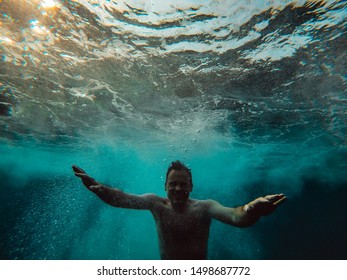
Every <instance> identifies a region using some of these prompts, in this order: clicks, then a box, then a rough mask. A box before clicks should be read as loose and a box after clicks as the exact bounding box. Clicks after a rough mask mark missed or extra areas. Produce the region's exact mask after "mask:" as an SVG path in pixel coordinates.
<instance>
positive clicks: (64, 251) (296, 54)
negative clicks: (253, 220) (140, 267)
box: [0, 0, 347, 259]
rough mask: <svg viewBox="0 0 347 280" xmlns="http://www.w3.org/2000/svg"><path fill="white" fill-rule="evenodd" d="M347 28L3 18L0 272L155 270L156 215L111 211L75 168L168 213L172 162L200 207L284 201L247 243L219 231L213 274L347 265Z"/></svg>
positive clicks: (214, 18) (43, 7)
mask: <svg viewBox="0 0 347 280" xmlns="http://www.w3.org/2000/svg"><path fill="white" fill-rule="evenodd" d="M346 15H347V3H346V1H284V0H282V1H260V0H259V1H251V0H248V1H231V0H229V1H223V0H221V1H207V0H206V1H202V0H201V1H198V0H195V1H188V0H187V1H171V0H170V1H159V0H158V1H156V0H152V1H135V0H133V1H112V0H109V1H107V0H104V1H102V0H81V1H77V0H70V1H63V0H61V1H58V0H31V1H29V0H3V1H0V52H1V53H0V153H1V161H0V179H1V184H0V187H1V188H0V194H1V196H0V205H1V206H0V214H1V223H2V224H3V225H5V229H4V230H2V231H1V233H0V237H1V239H0V246H1V247H0V256H1V258H3V259H4V258H5V259H45V258H47V259H156V258H158V257H159V254H158V248H157V241H156V233H155V228H154V227H155V226H154V222H153V221H152V218H151V217H150V215H149V214H148V213H144V212H141V211H140V212H136V211H129V210H128V211H127V210H120V209H115V208H112V207H109V206H106V205H105V204H103V203H102V202H100V201H99V200H98V199H97V198H95V197H94V196H93V195H92V194H91V193H89V192H88V191H87V190H85V189H84V188H83V186H82V185H81V183H80V182H79V181H78V180H77V178H74V176H73V174H72V172H71V170H70V167H71V165H72V164H77V165H80V166H82V167H83V168H84V169H86V170H87V171H88V172H89V173H90V174H91V175H93V176H95V178H97V179H98V180H99V181H102V182H105V183H107V184H110V185H112V186H114V187H121V188H123V189H124V190H126V191H128V192H132V193H139V194H140V193H144V192H154V193H158V194H160V195H163V196H165V193H164V190H163V176H164V175H165V172H166V168H167V166H168V164H169V163H170V162H171V161H172V160H176V159H180V160H182V161H184V162H186V163H187V164H188V165H189V166H190V167H191V168H192V171H193V179H194V181H195V184H194V185H195V187H194V192H193V194H192V195H193V196H194V197H196V198H201V199H205V198H213V199H216V200H219V201H221V202H222V203H223V204H225V205H228V206H236V205H241V204H243V203H245V202H248V200H250V199H253V198H255V197H257V196H259V195H264V194H267V193H274V192H284V193H286V194H287V195H288V197H289V199H288V201H287V203H286V204H285V205H284V206H283V207H281V208H280V209H278V211H277V212H276V213H274V214H273V215H272V216H269V217H267V218H264V219H262V220H261V221H260V222H259V223H258V224H257V225H255V226H254V227H252V228H249V229H236V228H232V227H229V226H226V225H223V224H220V223H214V224H213V225H212V229H211V239H210V246H209V247H210V254H209V257H210V258H212V259H231V258H233V259H274V258H275V259H283V258H284V259H293V258H298V259H306V258H308V259H317V258H318V259H334V258H344V259H346V258H347V255H346V253H345V252H344V250H343V248H346V245H347V244H346V241H345V238H344V237H343V236H345V235H346V234H347V229H346V225H345V223H343V222H342V220H343V217H344V216H345V215H346V214H347V210H346V209H347V207H346V206H345V204H346V203H345V200H343V199H342V198H343V197H346V192H347V190H346V189H345V185H347V184H346V183H347V174H346V170H347V161H346V159H347V152H346V123H347V122H346V112H347V110H346V102H347V99H346V97H347V95H346V93H347V90H346V78H347V76H346V61H347V55H346V46H347V39H346V22H347V21H346ZM322 207H324V209H325V210H323V209H322ZM326 209H328V210H326ZM77 236H79V238H77ZM220 236H223V237H225V238H224V239H223V240H221V239H220V238H219V237H220ZM110 240H112V242H111V243H110ZM323 240H324V242H323V243H324V244H321V242H322V241H323ZM110 244H111V245H110ZM225 244H228V246H226V245H225ZM229 244H230V245H229ZM318 244H320V245H319V246H318ZM325 244H326V245H325ZM328 244H329V245H328ZM139 248H141V249H139Z"/></svg>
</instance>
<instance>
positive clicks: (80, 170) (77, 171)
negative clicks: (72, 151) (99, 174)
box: [72, 165, 86, 173]
mask: <svg viewBox="0 0 347 280" xmlns="http://www.w3.org/2000/svg"><path fill="white" fill-rule="evenodd" d="M72 169H73V171H74V172H75V173H86V172H85V171H84V170H83V169H82V168H79V167H78V166H76V165H73V166H72Z"/></svg>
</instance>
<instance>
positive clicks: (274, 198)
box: [264, 194, 284, 203]
mask: <svg viewBox="0 0 347 280" xmlns="http://www.w3.org/2000/svg"><path fill="white" fill-rule="evenodd" d="M282 197H284V195H283V194H270V195H267V196H265V197H264V198H265V199H267V200H268V201H270V202H271V203H274V202H276V201H277V200H279V199H281V198H282Z"/></svg>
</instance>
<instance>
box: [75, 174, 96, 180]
mask: <svg viewBox="0 0 347 280" xmlns="http://www.w3.org/2000/svg"><path fill="white" fill-rule="evenodd" d="M75 175H76V176H77V177H80V178H82V179H89V180H94V179H93V178H92V177H90V176H88V175H87V174H85V173H75Z"/></svg>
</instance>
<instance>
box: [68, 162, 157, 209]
mask: <svg viewBox="0 0 347 280" xmlns="http://www.w3.org/2000/svg"><path fill="white" fill-rule="evenodd" d="M72 169H73V171H74V172H75V175H76V176H77V177H79V178H81V179H82V182H83V184H84V185H85V186H86V187H87V189H88V190H90V191H91V192H93V193H95V194H96V195H97V196H98V197H99V198H100V199H102V200H103V201H104V202H106V203H108V204H110V205H112V206H115V207H120V208H130V209H147V210H150V209H151V208H152V207H153V204H154V203H155V201H157V200H158V198H159V197H158V196H156V195H154V194H144V195H134V194H128V193H125V192H123V191H121V190H119V189H116V188H110V187H106V186H104V185H102V184H100V183H99V182H97V181H96V180H95V179H94V178H92V177H90V176H89V175H87V173H86V172H85V171H84V170H83V169H82V168H79V167H77V166H72Z"/></svg>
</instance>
